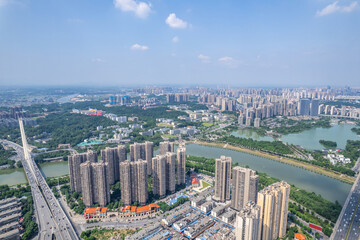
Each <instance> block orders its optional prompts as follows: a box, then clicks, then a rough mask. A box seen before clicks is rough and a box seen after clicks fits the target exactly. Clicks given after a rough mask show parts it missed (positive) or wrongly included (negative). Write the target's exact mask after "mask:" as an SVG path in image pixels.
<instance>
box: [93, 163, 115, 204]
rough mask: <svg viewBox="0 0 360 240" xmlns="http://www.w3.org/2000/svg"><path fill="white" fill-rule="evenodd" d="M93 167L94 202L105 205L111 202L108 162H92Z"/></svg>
mask: <svg viewBox="0 0 360 240" xmlns="http://www.w3.org/2000/svg"><path fill="white" fill-rule="evenodd" d="M91 168H92V169H91V170H92V183H91V185H92V189H93V198H94V202H95V203H98V204H99V205H100V206H101V207H105V206H106V205H107V204H108V203H109V202H110V185H109V182H108V178H107V173H108V164H107V163H104V162H97V163H91Z"/></svg>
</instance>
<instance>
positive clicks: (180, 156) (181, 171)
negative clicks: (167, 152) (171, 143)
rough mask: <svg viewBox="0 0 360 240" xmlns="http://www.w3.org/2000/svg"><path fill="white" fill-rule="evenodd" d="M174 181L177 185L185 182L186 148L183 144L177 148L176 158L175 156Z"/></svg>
mask: <svg viewBox="0 0 360 240" xmlns="http://www.w3.org/2000/svg"><path fill="white" fill-rule="evenodd" d="M176 164H177V166H176V167H177V169H176V183H177V184H178V185H180V184H185V171H186V148H185V146H180V147H179V148H178V149H177V158H176Z"/></svg>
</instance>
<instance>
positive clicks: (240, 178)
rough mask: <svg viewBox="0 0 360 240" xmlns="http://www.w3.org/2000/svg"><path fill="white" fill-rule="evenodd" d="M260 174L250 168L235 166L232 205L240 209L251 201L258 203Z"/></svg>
mask: <svg viewBox="0 0 360 240" xmlns="http://www.w3.org/2000/svg"><path fill="white" fill-rule="evenodd" d="M258 182H259V176H258V175H256V172H255V171H254V170H251V169H249V168H242V167H234V168H233V173H232V194H231V207H232V208H234V209H236V210H238V211H240V210H241V209H242V208H243V207H244V206H245V205H246V204H247V203H248V202H249V201H251V202H254V203H256V197H257V189H258Z"/></svg>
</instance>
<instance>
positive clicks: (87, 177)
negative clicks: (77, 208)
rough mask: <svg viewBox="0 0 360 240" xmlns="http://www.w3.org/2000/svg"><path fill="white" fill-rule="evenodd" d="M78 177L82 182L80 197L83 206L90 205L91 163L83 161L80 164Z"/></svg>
mask: <svg viewBox="0 0 360 240" xmlns="http://www.w3.org/2000/svg"><path fill="white" fill-rule="evenodd" d="M80 173H81V174H80V178H81V181H82V182H83V184H82V185H81V192H82V198H83V202H84V204H85V206H91V205H93V204H94V198H93V189H92V187H91V185H92V184H91V183H92V177H91V176H92V174H91V163H90V162H84V163H81V164H80Z"/></svg>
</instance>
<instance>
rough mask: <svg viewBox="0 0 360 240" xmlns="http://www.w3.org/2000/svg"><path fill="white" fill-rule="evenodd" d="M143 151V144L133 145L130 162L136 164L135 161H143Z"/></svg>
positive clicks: (131, 146)
mask: <svg viewBox="0 0 360 240" xmlns="http://www.w3.org/2000/svg"><path fill="white" fill-rule="evenodd" d="M143 150H144V148H143V143H134V144H131V145H130V161H131V162H134V161H137V160H139V159H141V155H144V154H143V153H142V151H143Z"/></svg>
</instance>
